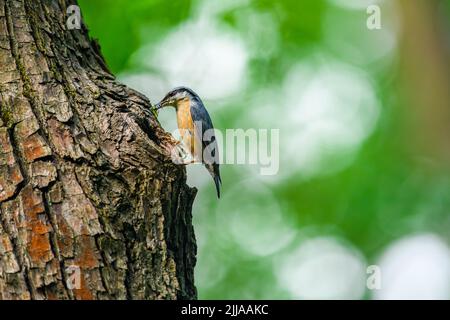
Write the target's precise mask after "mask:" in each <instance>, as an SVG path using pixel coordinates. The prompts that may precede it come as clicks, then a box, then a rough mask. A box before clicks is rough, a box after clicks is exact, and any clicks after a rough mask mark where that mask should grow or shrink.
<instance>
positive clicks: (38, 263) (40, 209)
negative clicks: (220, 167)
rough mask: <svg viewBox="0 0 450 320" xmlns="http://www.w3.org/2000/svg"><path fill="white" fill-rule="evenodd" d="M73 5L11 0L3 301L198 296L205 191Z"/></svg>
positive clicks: (1, 144) (1, 174)
mask: <svg viewBox="0 0 450 320" xmlns="http://www.w3.org/2000/svg"><path fill="white" fill-rule="evenodd" d="M71 4H76V1H70V0H0V106H1V120H0V217H1V224H0V299H175V298H183V299H191V298H195V297H196V289H195V286H194V283H193V268H194V265H195V262H196V244H195V238H194V233H193V227H192V221H191V220H192V214H191V209H192V202H193V199H194V197H195V193H196V190H195V189H191V188H189V187H188V186H187V185H186V173H185V170H184V168H183V167H180V166H176V165H174V164H172V163H171V161H170V156H169V153H170V148H171V146H172V145H173V144H174V141H173V140H172V138H171V136H169V135H167V134H166V133H165V132H164V131H163V129H161V127H160V126H159V124H158V123H157V121H156V120H155V118H154V117H153V116H152V114H151V113H150V112H149V107H150V103H149V101H148V100H147V99H146V98H145V97H144V96H142V95H141V94H139V93H137V92H135V91H133V90H131V89H129V88H127V87H126V86H124V85H122V84H119V83H118V82H116V81H115V79H114V77H113V76H112V75H111V73H110V72H109V71H108V69H107V67H106V64H105V62H104V60H103V58H102V56H101V54H100V51H99V46H98V45H97V44H96V42H94V41H91V40H90V39H89V36H88V33H87V29H86V28H85V26H84V25H82V28H81V30H68V28H67V27H66V21H67V14H66V10H67V7H68V6H70V5H71ZM118 23H120V22H118Z"/></svg>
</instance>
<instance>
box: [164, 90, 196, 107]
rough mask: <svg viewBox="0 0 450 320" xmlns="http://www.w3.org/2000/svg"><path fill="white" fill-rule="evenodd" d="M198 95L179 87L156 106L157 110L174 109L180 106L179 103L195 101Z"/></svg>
mask: <svg viewBox="0 0 450 320" xmlns="http://www.w3.org/2000/svg"><path fill="white" fill-rule="evenodd" d="M197 97H198V96H197V94H196V93H195V92H194V91H192V90H191V89H189V88H186V87H178V88H175V89H173V90H171V91H169V92H168V93H167V94H166V95H165V97H164V98H163V99H162V100H161V101H160V102H158V103H157V104H156V105H155V109H156V110H158V109H161V108H164V107H169V106H170V107H174V108H176V107H177V106H178V103H180V102H181V101H185V100H186V99H189V100H190V99H195V98H197Z"/></svg>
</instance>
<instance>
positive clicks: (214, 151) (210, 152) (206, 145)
mask: <svg viewBox="0 0 450 320" xmlns="http://www.w3.org/2000/svg"><path fill="white" fill-rule="evenodd" d="M191 117H192V121H193V122H194V128H195V134H196V135H197V136H198V138H200V139H201V141H202V161H203V163H204V164H205V166H206V169H208V171H209V173H210V174H211V175H212V177H213V178H214V183H215V185H216V191H217V197H218V198H220V186H221V185H222V179H221V178H220V170H219V150H218V147H217V141H216V136H215V134H214V126H213V124H212V121H211V118H210V117H209V114H208V111H206V109H205V107H204V106H203V103H202V102H201V101H196V102H194V103H192V104H191Z"/></svg>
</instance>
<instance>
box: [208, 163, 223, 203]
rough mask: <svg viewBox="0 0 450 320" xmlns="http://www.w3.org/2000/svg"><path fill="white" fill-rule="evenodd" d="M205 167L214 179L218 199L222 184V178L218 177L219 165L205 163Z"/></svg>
mask: <svg viewBox="0 0 450 320" xmlns="http://www.w3.org/2000/svg"><path fill="white" fill-rule="evenodd" d="M206 168H207V169H208V171H209V173H210V174H211V176H212V177H213V179H214V183H215V185H216V191H217V198H219V199H220V187H221V186H222V179H221V178H220V171H219V165H218V164H213V165H206Z"/></svg>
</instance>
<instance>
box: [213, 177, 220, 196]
mask: <svg viewBox="0 0 450 320" xmlns="http://www.w3.org/2000/svg"><path fill="white" fill-rule="evenodd" d="M214 183H215V184H216V191H217V198H219V199H220V187H221V186H222V180H221V179H220V174H216V175H214Z"/></svg>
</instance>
